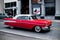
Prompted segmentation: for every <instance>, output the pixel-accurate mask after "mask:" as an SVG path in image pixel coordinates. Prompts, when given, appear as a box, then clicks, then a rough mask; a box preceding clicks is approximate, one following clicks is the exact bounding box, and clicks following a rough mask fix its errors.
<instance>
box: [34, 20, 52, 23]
mask: <svg viewBox="0 0 60 40" xmlns="http://www.w3.org/2000/svg"><path fill="white" fill-rule="evenodd" d="M34 21H35V22H39V23H51V22H52V21H51V20H45V19H38V20H34Z"/></svg>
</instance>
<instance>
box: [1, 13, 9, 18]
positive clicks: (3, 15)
mask: <svg viewBox="0 0 60 40" xmlns="http://www.w3.org/2000/svg"><path fill="white" fill-rule="evenodd" d="M8 17H9V16H8V15H7V14H6V13H0V19H3V18H8Z"/></svg>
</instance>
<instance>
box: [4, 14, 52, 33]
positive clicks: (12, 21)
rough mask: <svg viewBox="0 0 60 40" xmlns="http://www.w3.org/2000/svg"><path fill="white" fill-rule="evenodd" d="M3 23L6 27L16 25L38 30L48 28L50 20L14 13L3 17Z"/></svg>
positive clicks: (50, 23)
mask: <svg viewBox="0 0 60 40" xmlns="http://www.w3.org/2000/svg"><path fill="white" fill-rule="evenodd" d="M4 22H5V25H7V26H8V27H11V28H13V27H17V28H25V29H30V30H34V31H35V32H40V31H42V30H50V26H51V25H52V21H50V20H45V19H36V17H34V16H30V15H16V16H15V17H13V18H4Z"/></svg>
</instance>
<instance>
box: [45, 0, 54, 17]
mask: <svg viewBox="0 0 60 40" xmlns="http://www.w3.org/2000/svg"><path fill="white" fill-rule="evenodd" d="M44 4H45V15H46V16H55V0H44Z"/></svg>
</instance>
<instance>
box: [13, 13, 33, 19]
mask: <svg viewBox="0 0 60 40" xmlns="http://www.w3.org/2000/svg"><path fill="white" fill-rule="evenodd" d="M18 16H32V15H20V14H19V15H16V16H15V17H13V19H16V18H17V17H18Z"/></svg>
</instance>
